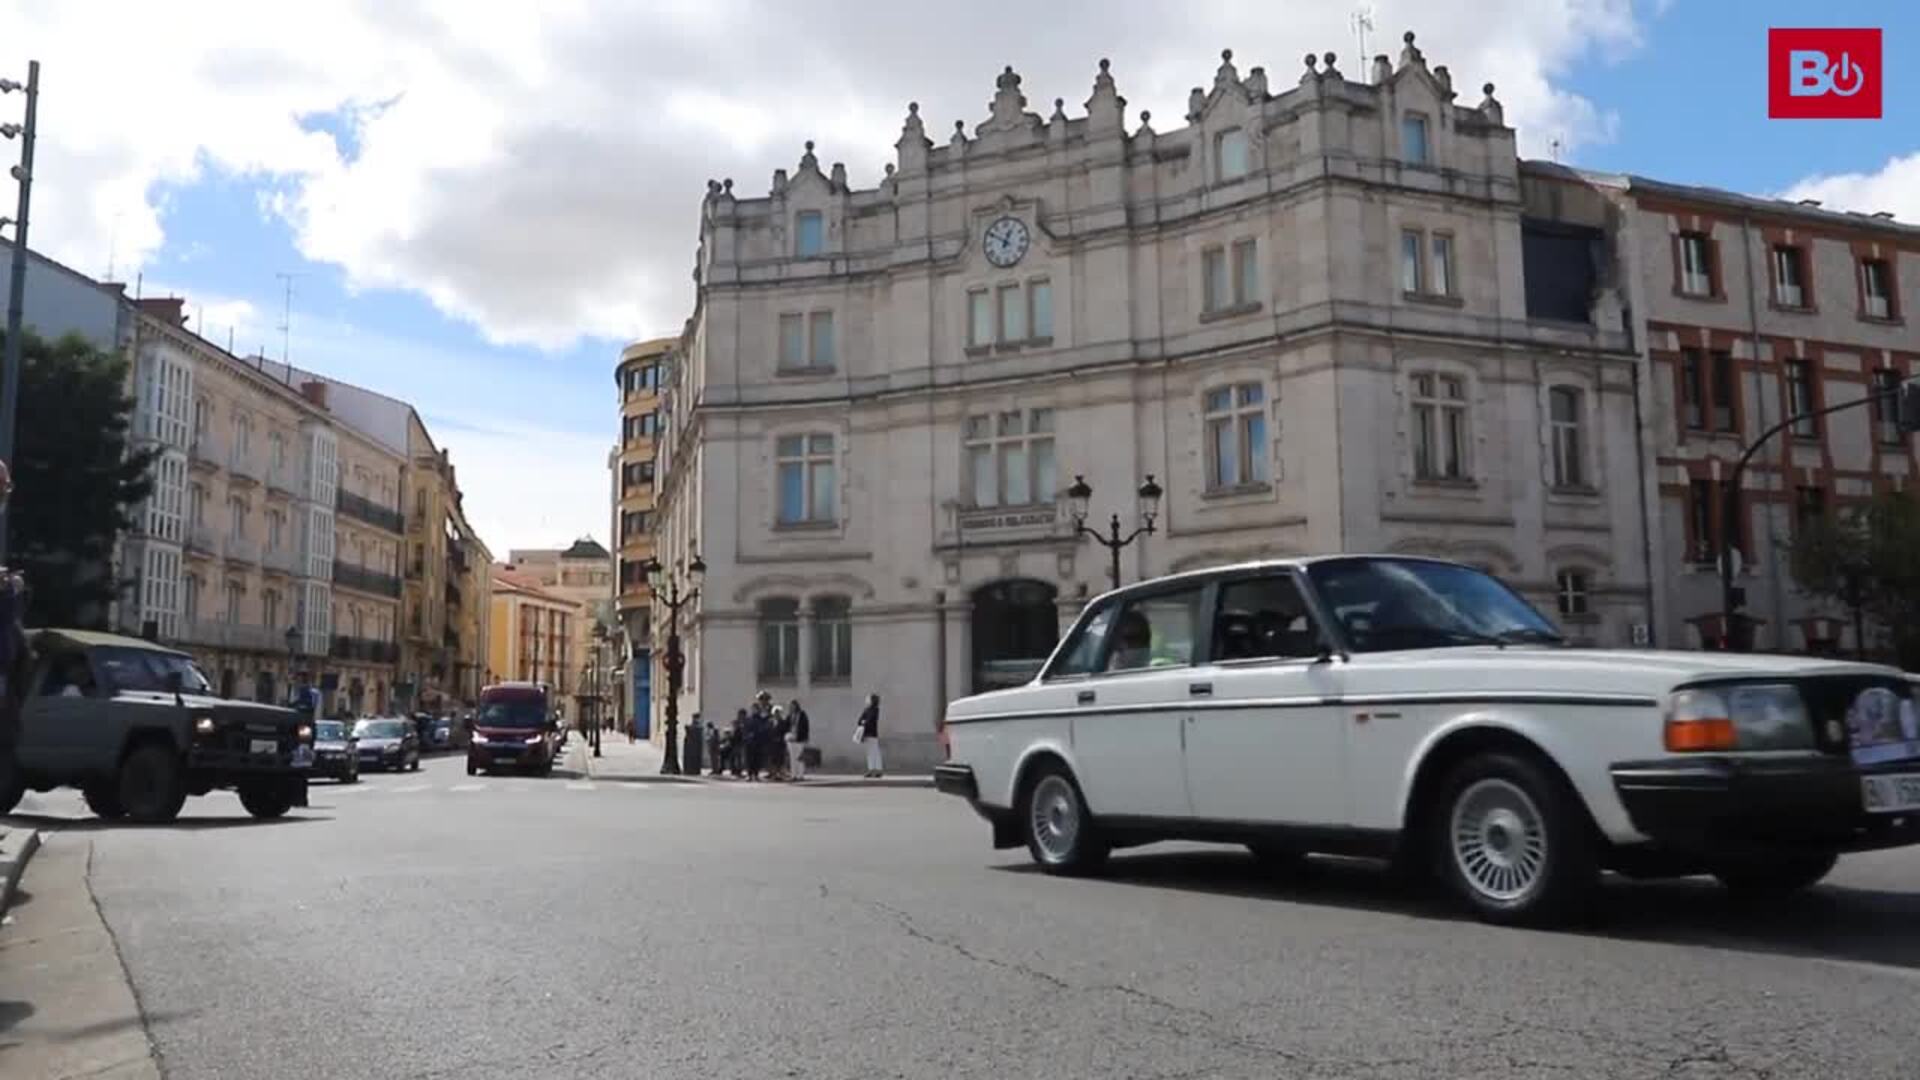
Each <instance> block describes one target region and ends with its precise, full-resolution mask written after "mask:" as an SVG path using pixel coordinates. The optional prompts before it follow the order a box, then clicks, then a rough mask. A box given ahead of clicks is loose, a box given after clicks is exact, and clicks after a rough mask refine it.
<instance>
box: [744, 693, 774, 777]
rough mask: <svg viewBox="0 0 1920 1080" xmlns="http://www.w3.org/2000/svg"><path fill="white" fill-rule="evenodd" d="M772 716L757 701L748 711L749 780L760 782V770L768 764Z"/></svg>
mask: <svg viewBox="0 0 1920 1080" xmlns="http://www.w3.org/2000/svg"><path fill="white" fill-rule="evenodd" d="M770 723H771V720H770V718H769V717H768V716H767V714H766V713H765V712H764V711H763V710H762V708H761V703H760V702H759V701H755V702H754V703H753V708H752V709H749V710H748V711H747V732H746V735H747V782H748V783H753V784H757V783H759V782H760V771H761V770H762V769H764V768H766V765H767V729H768V727H769V725H770Z"/></svg>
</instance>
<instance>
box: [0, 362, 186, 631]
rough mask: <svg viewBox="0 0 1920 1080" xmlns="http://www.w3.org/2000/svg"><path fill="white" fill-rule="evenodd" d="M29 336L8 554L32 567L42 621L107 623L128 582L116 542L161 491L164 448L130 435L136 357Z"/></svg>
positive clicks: (36, 616) (33, 607)
mask: <svg viewBox="0 0 1920 1080" xmlns="http://www.w3.org/2000/svg"><path fill="white" fill-rule="evenodd" d="M21 344H22V350H21V351H22V353H23V357H22V360H23V362H22V364H21V365H20V413H19V426H18V428H17V429H16V432H17V433H16V435H15V439H14V453H13V461H11V462H9V464H10V465H11V466H12V468H13V487H14V493H13V500H12V502H11V504H10V508H9V511H8V514H7V525H8V528H9V529H10V530H11V537H10V539H11V546H10V549H9V555H8V561H9V563H10V564H11V565H12V566H13V568H14V569H17V570H20V571H22V572H23V573H25V574H26V576H27V585H28V588H29V589H30V590H31V591H32V597H31V600H30V607H29V608H28V618H29V620H30V622H31V623H32V624H33V625H39V626H94V627H98V626H104V625H105V624H106V618H107V605H108V604H109V603H111V602H112V601H113V600H114V599H115V597H116V595H117V594H118V592H119V590H120V589H121V587H122V585H123V583H122V582H121V581H118V580H116V579H115V578H114V576H113V572H112V566H113V548H114V542H115V540H116V539H117V538H118V537H119V535H120V533H121V532H123V531H124V530H125V529H126V528H127V527H128V526H130V525H131V524H132V523H133V508H134V506H135V505H136V504H137V503H139V502H140V500H142V499H144V498H146V497H147V493H148V492H149V491H150V490H151V487H152V485H151V482H150V480H149V479H148V469H149V468H150V467H151V465H152V464H153V459H154V457H155V454H156V452H155V451H153V450H134V449H132V448H131V447H130V446H129V444H128V436H129V432H130V429H131V417H132V413H133V400H132V399H131V398H129V397H128V396H127V394H126V380H127V365H126V362H125V361H124V360H122V359H120V358H119V357H116V356H113V355H111V354H108V353H103V352H101V351H99V350H98V349H95V348H94V347H93V346H92V345H90V344H88V343H87V341H86V340H85V339H84V338H81V337H79V336H78V335H71V334H70V335H68V336H66V337H64V338H61V339H60V340H58V341H54V342H48V341H46V340H44V339H42V338H40V337H38V336H36V335H34V334H32V333H28V334H27V336H26V339H25V340H24V341H23V342H22V343H21Z"/></svg>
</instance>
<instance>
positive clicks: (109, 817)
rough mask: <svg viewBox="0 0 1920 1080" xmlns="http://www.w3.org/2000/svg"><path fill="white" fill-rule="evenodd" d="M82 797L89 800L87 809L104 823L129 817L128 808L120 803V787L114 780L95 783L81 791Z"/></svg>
mask: <svg viewBox="0 0 1920 1080" xmlns="http://www.w3.org/2000/svg"><path fill="white" fill-rule="evenodd" d="M80 797H81V798H83V799H85V800H87V809H89V810H91V811H93V816H94V817H97V818H100V819H102V820H104V821H114V820H116V819H119V818H123V817H126V816H127V808H126V806H125V805H124V804H122V803H121V802H120V785H119V784H118V783H116V782H115V781H112V780H103V781H95V782H94V783H91V784H88V785H86V786H85V787H82V788H81V789H80Z"/></svg>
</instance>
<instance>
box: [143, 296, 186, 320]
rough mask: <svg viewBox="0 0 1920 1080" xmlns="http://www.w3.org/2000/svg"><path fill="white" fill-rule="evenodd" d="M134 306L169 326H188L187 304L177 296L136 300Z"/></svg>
mask: <svg viewBox="0 0 1920 1080" xmlns="http://www.w3.org/2000/svg"><path fill="white" fill-rule="evenodd" d="M133 303H134V306H135V307H138V308H139V309H140V310H141V311H144V312H146V313H147V314H148V315H151V316H153V317H154V318H156V319H159V320H160V321H162V322H164V323H166V324H168V325H169V326H185V325H187V302H186V301H185V300H183V299H181V298H179V297H177V296H170V297H164V298H162V297H155V298H152V299H147V300H135V301H134V302H133Z"/></svg>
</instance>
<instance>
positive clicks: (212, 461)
mask: <svg viewBox="0 0 1920 1080" xmlns="http://www.w3.org/2000/svg"><path fill="white" fill-rule="evenodd" d="M187 461H188V462H189V463H190V464H192V466H193V467H194V468H196V469H209V470H211V469H218V468H219V467H221V466H222V465H225V464H226V463H227V455H226V447H225V445H224V444H222V443H221V442H220V436H218V435H215V434H214V433H213V432H211V431H200V432H195V433H194V435H193V440H192V441H191V442H190V443H188V444H187Z"/></svg>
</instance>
